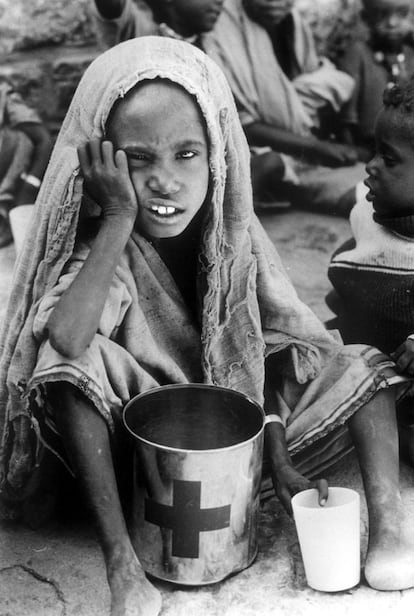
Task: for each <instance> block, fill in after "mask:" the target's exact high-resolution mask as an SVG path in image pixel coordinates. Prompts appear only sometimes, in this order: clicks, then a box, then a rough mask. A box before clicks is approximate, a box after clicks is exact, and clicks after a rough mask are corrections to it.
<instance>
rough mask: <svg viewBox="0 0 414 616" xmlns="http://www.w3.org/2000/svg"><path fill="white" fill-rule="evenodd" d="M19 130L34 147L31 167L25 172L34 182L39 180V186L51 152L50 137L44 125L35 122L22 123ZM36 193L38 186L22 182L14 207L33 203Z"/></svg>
mask: <svg viewBox="0 0 414 616" xmlns="http://www.w3.org/2000/svg"><path fill="white" fill-rule="evenodd" d="M19 130H21V131H22V132H24V133H25V135H27V136H28V137H29V139H30V140H31V142H32V143H33V147H34V150H33V156H32V161H31V165H30V167H29V169H28V170H27V175H29V176H33V177H34V178H35V180H39V184H40V181H41V179H42V178H43V174H44V172H45V169H46V167H47V164H48V162H49V156H50V152H51V150H52V138H51V135H50V133H49V130H48V129H47V128H46V126H45V125H44V124H37V123H35V122H22V123H21V124H19ZM38 191H39V187H38V186H34V185H33V184H31V183H30V182H29V181H25V180H22V181H21V184H20V187H19V190H18V192H17V195H16V201H15V203H16V205H23V204H25V203H34V202H35V200H36V197H37V193H38Z"/></svg>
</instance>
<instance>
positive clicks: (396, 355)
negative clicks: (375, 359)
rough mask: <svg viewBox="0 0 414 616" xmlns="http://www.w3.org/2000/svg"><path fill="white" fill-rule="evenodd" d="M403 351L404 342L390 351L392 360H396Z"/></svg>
mask: <svg viewBox="0 0 414 616" xmlns="http://www.w3.org/2000/svg"><path fill="white" fill-rule="evenodd" d="M404 351H405V343H403V344H400V346H399V347H397V348H396V349H395V351H394V352H393V353H390V355H391V357H392V359H393V360H394V361H397V359H398V358H399V357H400V355H402V354H403V353H404Z"/></svg>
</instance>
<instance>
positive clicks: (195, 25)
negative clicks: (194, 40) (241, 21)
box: [171, 0, 224, 35]
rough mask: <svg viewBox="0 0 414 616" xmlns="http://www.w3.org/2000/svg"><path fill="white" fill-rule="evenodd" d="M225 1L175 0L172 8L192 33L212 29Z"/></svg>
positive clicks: (189, 32)
mask: <svg viewBox="0 0 414 616" xmlns="http://www.w3.org/2000/svg"><path fill="white" fill-rule="evenodd" d="M223 2H224V0H173V1H172V4H171V9H172V10H174V13H175V14H176V18H177V19H178V20H179V22H180V23H181V22H182V23H183V25H185V29H186V30H187V31H188V34H189V35H191V34H198V33H199V32H208V31H209V30H212V28H213V27H214V24H215V23H216V21H217V19H218V17H219V15H220V13H221V9H222V7H223Z"/></svg>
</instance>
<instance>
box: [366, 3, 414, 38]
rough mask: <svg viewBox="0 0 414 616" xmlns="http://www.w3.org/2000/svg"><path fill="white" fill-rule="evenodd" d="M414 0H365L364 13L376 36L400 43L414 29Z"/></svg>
mask: <svg viewBox="0 0 414 616" xmlns="http://www.w3.org/2000/svg"><path fill="white" fill-rule="evenodd" d="M413 4H414V2H413V0H365V2H364V10H363V15H364V18H365V21H366V22H367V23H368V26H369V27H370V29H371V31H372V32H373V34H374V36H375V37H376V38H377V39H379V40H380V41H383V42H384V43H386V44H389V45H397V44H400V43H401V42H402V41H403V40H404V39H405V37H406V36H407V34H408V32H409V31H410V30H411V29H412V13H413Z"/></svg>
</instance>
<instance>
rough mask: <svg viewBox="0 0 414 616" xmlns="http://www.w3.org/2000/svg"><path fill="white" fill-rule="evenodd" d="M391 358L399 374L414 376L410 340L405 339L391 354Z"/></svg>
mask: <svg viewBox="0 0 414 616" xmlns="http://www.w3.org/2000/svg"><path fill="white" fill-rule="evenodd" d="M391 357H392V359H393V360H394V361H395V363H396V364H397V368H398V370H399V372H405V373H406V374H409V375H410V376H414V340H413V339H412V338H407V340H406V341H405V342H403V343H402V344H400V346H399V347H398V349H397V350H396V351H394V353H391Z"/></svg>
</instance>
